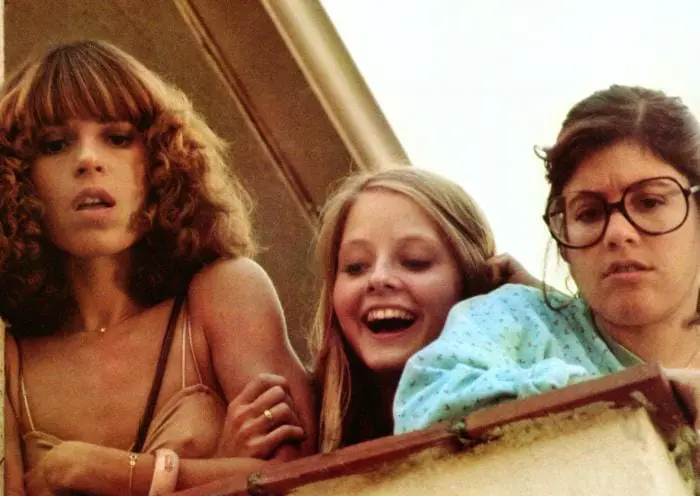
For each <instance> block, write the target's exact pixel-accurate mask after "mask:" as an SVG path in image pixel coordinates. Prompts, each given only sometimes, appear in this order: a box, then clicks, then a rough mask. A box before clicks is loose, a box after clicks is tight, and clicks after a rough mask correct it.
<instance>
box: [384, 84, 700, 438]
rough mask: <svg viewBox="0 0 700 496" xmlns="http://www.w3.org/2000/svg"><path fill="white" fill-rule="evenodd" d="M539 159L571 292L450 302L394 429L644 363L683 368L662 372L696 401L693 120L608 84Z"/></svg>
mask: <svg viewBox="0 0 700 496" xmlns="http://www.w3.org/2000/svg"><path fill="white" fill-rule="evenodd" d="M541 157H542V158H543V160H544V162H545V167H546V171H547V179H548V181H549V184H550V193H549V198H548V201H547V207H546V210H545V215H544V220H545V222H546V224H547V226H548V228H549V231H550V233H551V235H552V237H553V238H554V240H555V242H556V243H557V247H558V250H559V253H560V255H561V257H562V258H563V259H564V260H565V261H566V262H567V264H568V265H569V269H570V271H571V275H572V277H573V279H574V281H575V282H576V285H577V287H578V290H579V295H577V297H575V298H568V297H565V296H564V295H562V294H560V293H558V292H555V291H552V290H549V289H542V290H536V289H533V288H530V287H526V286H520V285H512V284H511V285H507V286H504V287H502V288H500V289H497V290H496V291H493V292H492V293H490V294H488V295H484V296H478V297H475V298H472V299H469V300H465V301H463V302H461V303H459V304H457V305H456V306H455V307H454V308H453V309H452V310H451V312H450V314H449V316H448V318H447V321H446V323H445V328H444V330H443V333H442V334H441V336H440V337H439V338H438V339H437V340H436V341H434V342H433V343H432V344H431V345H429V346H428V347H426V348H424V349H423V350H422V351H420V352H419V353H417V354H416V355H414V356H413V357H412V358H411V359H410V360H409V361H408V363H407V365H406V368H405V370H404V373H403V376H402V377H401V380H400V382H399V387H398V391H397V394H396V399H395V402H394V415H395V431H396V432H406V431H411V430H415V429H420V428H423V427H426V426H427V425H429V424H431V423H433V422H436V421H439V420H446V419H449V418H451V417H458V416H462V415H465V414H466V413H469V412H470V411H472V410H474V409H476V408H480V407H482V406H486V405H490V404H494V403H497V402H501V401H504V400H507V399H514V398H522V397H526V396H531V395H535V394H538V393H541V392H545V391H549V390H552V389H555V388H561V387H564V386H566V385H569V384H572V383H575V382H579V381H583V380H587V379H590V378H593V377H596V376H599V375H602V374H609V373H612V372H616V371H619V370H622V369H624V368H625V367H629V366H632V365H635V364H638V363H641V362H658V363H660V364H661V365H662V366H663V367H666V368H668V369H681V370H669V373H670V375H671V376H672V378H676V379H679V380H680V381H681V382H684V386H685V389H684V390H683V391H682V392H684V393H685V395H686V396H690V397H692V396H693V392H694V389H693V388H692V386H691V385H692V382H693V380H694V379H695V375H697V373H696V372H694V371H692V369H695V368H700V332H698V331H700V327H699V324H700V318H698V315H699V314H698V310H699V305H698V303H699V298H698V296H699V293H700V213H699V212H698V206H699V203H698V202H699V201H700V195H698V194H697V192H698V190H700V126H699V124H698V121H697V120H696V119H695V117H694V116H693V115H692V114H691V112H690V111H689V110H688V108H687V107H686V106H685V105H684V104H683V103H682V102H681V100H680V99H678V98H673V97H669V96H667V95H665V94H664V93H662V92H660V91H655V90H650V89H646V88H640V87H628V86H620V85H615V86H612V87H610V88H608V89H606V90H602V91H598V92H596V93H594V94H592V95H591V96H589V97H588V98H585V99H584V100H582V101H581V102H579V103H578V104H576V105H575V106H574V107H573V108H572V109H571V110H570V111H569V113H568V115H567V117H566V119H565V121H564V123H563V125H562V129H561V131H560V133H559V136H558V138H557V141H556V143H555V144H554V146H552V147H551V148H547V149H544V150H543V152H542V154H541ZM682 369H690V370H682ZM682 386H683V385H682Z"/></svg>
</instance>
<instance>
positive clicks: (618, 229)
mask: <svg viewBox="0 0 700 496" xmlns="http://www.w3.org/2000/svg"><path fill="white" fill-rule="evenodd" d="M603 239H604V240H605V243H606V244H607V245H608V246H610V245H617V246H622V245H624V244H627V243H634V242H636V241H639V230H638V229H637V228H636V227H635V226H634V225H633V224H632V223H631V222H630V221H629V220H628V219H627V218H626V217H625V216H624V215H622V212H619V211H613V212H611V213H610V219H609V220H608V227H607V228H606V229H605V235H604V238H603Z"/></svg>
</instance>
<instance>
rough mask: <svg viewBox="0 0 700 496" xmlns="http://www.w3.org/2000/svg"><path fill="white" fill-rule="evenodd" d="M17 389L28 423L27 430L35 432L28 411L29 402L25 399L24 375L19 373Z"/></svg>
mask: <svg viewBox="0 0 700 496" xmlns="http://www.w3.org/2000/svg"><path fill="white" fill-rule="evenodd" d="M19 389H20V392H21V393H22V402H23V403H24V411H25V412H27V420H28V421H29V428H30V429H31V430H32V432H33V431H35V430H36V428H35V427H34V419H33V418H32V412H31V410H29V400H28V399H27V388H25V387H24V375H23V374H22V373H21V372H20V374H19Z"/></svg>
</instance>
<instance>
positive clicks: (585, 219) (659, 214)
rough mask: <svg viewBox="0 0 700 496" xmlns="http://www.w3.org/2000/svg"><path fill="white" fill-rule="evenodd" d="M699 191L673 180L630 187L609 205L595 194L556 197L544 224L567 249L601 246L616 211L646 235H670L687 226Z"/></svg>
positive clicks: (643, 183) (651, 181)
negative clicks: (690, 205) (692, 200)
mask: <svg viewBox="0 0 700 496" xmlns="http://www.w3.org/2000/svg"><path fill="white" fill-rule="evenodd" d="M699 190H700V186H698V185H695V186H690V187H689V188H684V187H683V186H681V184H680V183H679V182H678V181H676V180H675V179H674V178H672V177H653V178H650V179H644V180H642V181H637V182H636V183H633V184H630V185H629V186H628V187H627V188H626V189H625V191H624V192H623V194H622V198H621V199H620V201H618V202H616V203H607V202H606V201H605V198H604V197H603V196H602V195H600V194H598V193H593V192H581V193H577V194H575V195H573V196H569V197H566V196H563V195H562V196H556V197H554V198H552V199H551V200H550V201H549V203H548V204H547V211H546V213H545V215H544V221H545V222H546V223H547V227H548V228H549V232H550V233H552V236H553V237H554V239H556V240H557V241H558V242H559V243H560V244H562V245H564V246H566V247H567V248H588V247H589V246H593V245H594V244H596V243H598V242H599V241H600V240H601V239H602V238H603V235H604V234H605V230H606V229H607V227H608V223H609V222H610V216H611V215H612V212H613V210H619V211H620V213H621V214H622V215H624V216H625V219H627V220H628V221H629V222H630V224H632V225H633V226H634V227H636V228H637V229H638V230H639V231H641V232H643V233H645V234H650V235H660V234H666V233H670V232H671V231H675V230H676V229H678V228H679V227H681V226H682V225H683V223H684V222H685V220H686V219H687V218H688V203H689V202H688V198H689V197H690V195H692V194H695V193H696V192H698V191H699Z"/></svg>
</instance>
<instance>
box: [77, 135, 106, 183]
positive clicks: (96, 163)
mask: <svg viewBox="0 0 700 496" xmlns="http://www.w3.org/2000/svg"><path fill="white" fill-rule="evenodd" d="M104 170H105V169H104V166H103V165H102V163H101V161H100V157H99V153H98V150H97V148H96V147H95V145H94V144H93V143H90V142H84V143H80V145H79V146H78V163H77V167H76V175H78V176H84V175H86V174H91V173H95V172H96V173H103V172H104Z"/></svg>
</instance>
